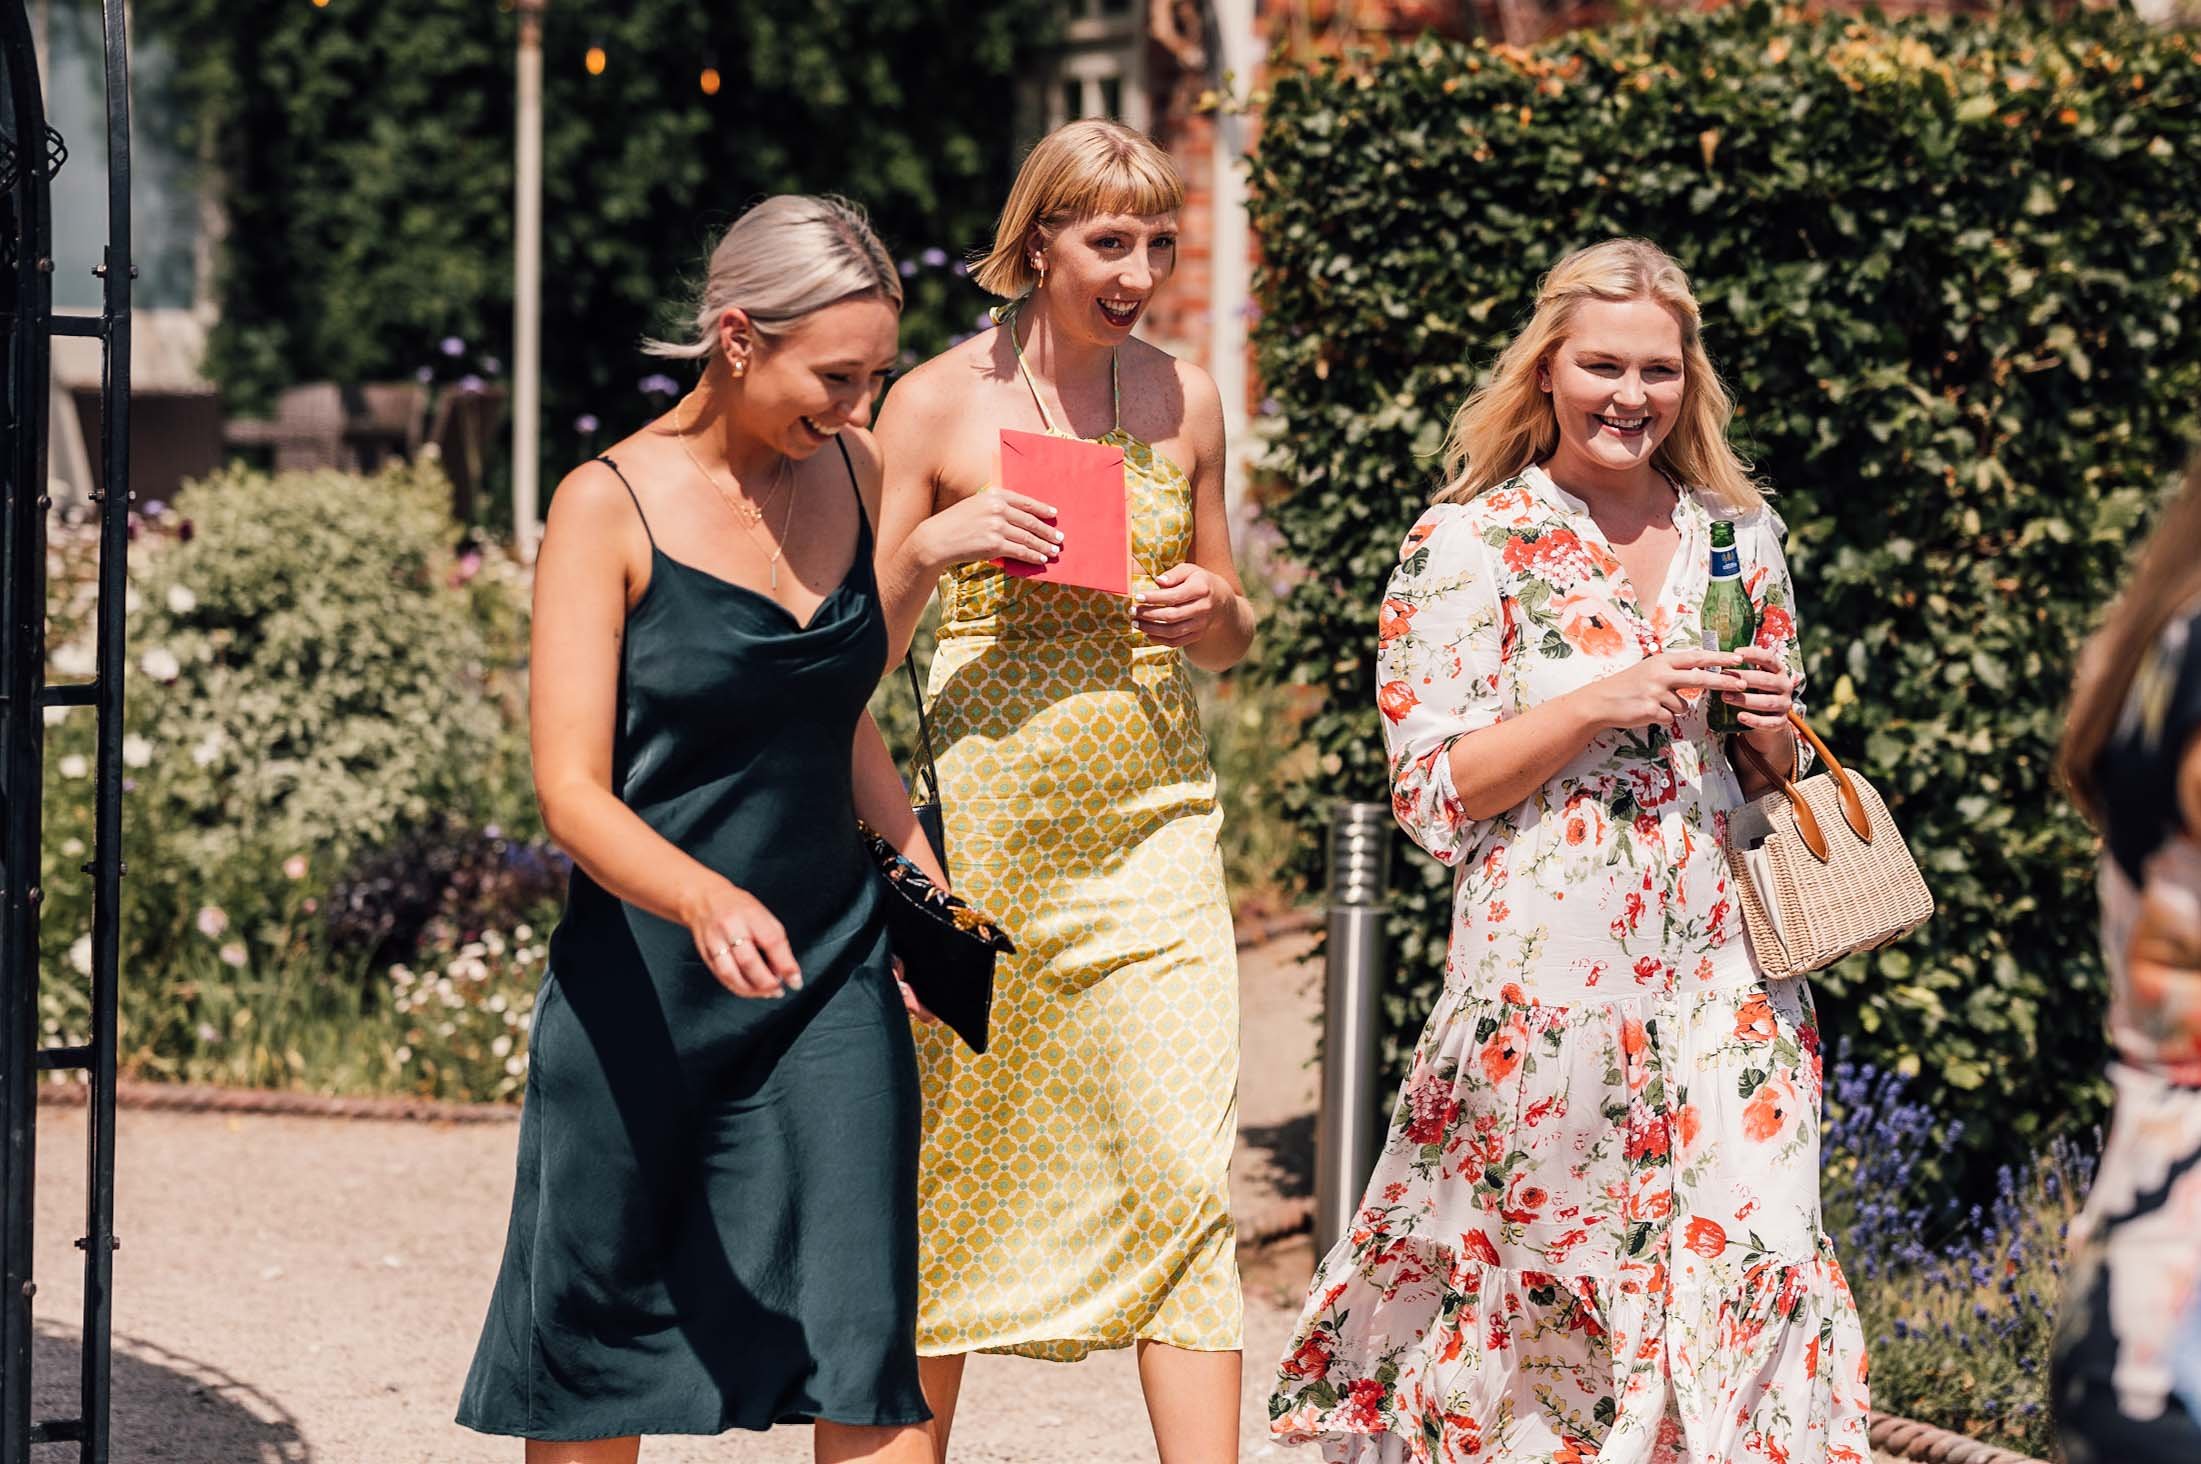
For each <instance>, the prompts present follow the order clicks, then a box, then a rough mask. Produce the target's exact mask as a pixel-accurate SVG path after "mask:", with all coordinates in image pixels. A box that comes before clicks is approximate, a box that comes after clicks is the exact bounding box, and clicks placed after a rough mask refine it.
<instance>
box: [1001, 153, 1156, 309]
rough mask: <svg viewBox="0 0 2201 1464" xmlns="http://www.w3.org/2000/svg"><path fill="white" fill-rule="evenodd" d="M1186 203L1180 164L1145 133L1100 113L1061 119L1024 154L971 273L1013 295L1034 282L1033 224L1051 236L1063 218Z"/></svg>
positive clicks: (1141, 214) (1144, 212)
mask: <svg viewBox="0 0 2201 1464" xmlns="http://www.w3.org/2000/svg"><path fill="white" fill-rule="evenodd" d="M1184 202H1185V180H1184V178H1183V177H1182V176H1180V175H1179V173H1178V172H1177V165H1176V164H1175V163H1173V162H1171V161H1170V158H1169V154H1168V153H1165V152H1163V151H1162V150H1161V149H1160V148H1159V147H1156V146H1155V145H1154V141H1153V139H1152V138H1150V137H1148V136H1147V135H1146V134H1145V133H1143V132H1140V131H1137V130H1135V129H1133V128H1130V127H1126V126H1124V125H1123V124H1122V123H1121V122H1110V121H1106V120H1104V119H1101V118H1098V117H1093V118H1087V119H1086V120H1084V121H1082V122H1069V123H1065V124H1064V125H1063V126H1060V127H1057V128H1056V129H1055V130H1054V131H1052V132H1050V133H1048V134H1047V135H1046V136H1045V137H1043V138H1041V139H1040V140H1039V141H1038V143H1037V144H1035V145H1034V146H1033V148H1032V150H1031V152H1029V153H1028V154H1026V155H1025V158H1024V166H1022V167H1021V168H1018V169H1017V172H1016V182H1015V184H1014V185H1012V186H1011V187H1010V189H1009V201H1008V202H1007V203H1005V204H1003V205H1002V206H1001V220H1000V222H999V223H997V224H996V225H995V226H994V244H993V248H992V249H991V250H990V251H989V252H988V253H987V254H986V256H985V257H984V258H983V259H980V260H979V261H978V262H977V263H976V264H975V265H974V266H973V267H972V269H971V278H973V279H975V280H977V281H978V284H979V287H980V288H981V289H984V290H987V291H990V292H991V293H993V294H996V295H999V296H1001V297H1002V298H1003V299H1007V300H1014V299H1016V298H1017V297H1018V296H1020V295H1023V294H1025V293H1027V292H1029V291H1030V290H1031V288H1032V287H1033V286H1034V285H1036V284H1038V283H1039V271H1037V270H1035V269H1033V268H1032V257H1031V250H1030V242H1031V235H1032V232H1033V231H1034V230H1037V231H1038V232H1039V235H1040V237H1041V238H1042V239H1051V238H1053V237H1054V235H1055V232H1056V231H1057V230H1058V229H1060V228H1062V227H1063V226H1064V225H1065V224H1069V223H1074V222H1076V221H1077V220H1079V219H1086V218H1091V217H1092V216H1093V215H1095V214H1109V213H1122V214H1132V215H1135V216H1138V217H1142V218H1143V217H1145V216H1147V215H1149V214H1162V213H1173V212H1175V211H1176V210H1178V209H1180V208H1182V207H1184Z"/></svg>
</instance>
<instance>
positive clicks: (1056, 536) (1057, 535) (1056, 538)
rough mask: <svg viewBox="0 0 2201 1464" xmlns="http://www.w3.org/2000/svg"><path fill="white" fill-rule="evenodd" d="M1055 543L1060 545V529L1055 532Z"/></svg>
mask: <svg viewBox="0 0 2201 1464" xmlns="http://www.w3.org/2000/svg"><path fill="white" fill-rule="evenodd" d="M1055 542H1056V543H1057V544H1060V543H1061V542H1062V530H1060V529H1057V530H1055Z"/></svg>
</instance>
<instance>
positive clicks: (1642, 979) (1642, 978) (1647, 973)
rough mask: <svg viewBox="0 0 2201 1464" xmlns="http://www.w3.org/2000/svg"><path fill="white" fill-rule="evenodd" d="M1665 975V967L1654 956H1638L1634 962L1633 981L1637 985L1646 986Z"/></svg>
mask: <svg viewBox="0 0 2201 1464" xmlns="http://www.w3.org/2000/svg"><path fill="white" fill-rule="evenodd" d="M1665 974H1666V965H1665V963H1664V962H1663V961H1661V960H1659V958H1658V957H1656V956H1638V957H1636V962H1635V979H1636V982H1637V984H1638V985H1642V986H1648V985H1650V984H1651V983H1652V982H1653V981H1656V980H1658V979H1659V977H1661V976H1663V975H1665Z"/></svg>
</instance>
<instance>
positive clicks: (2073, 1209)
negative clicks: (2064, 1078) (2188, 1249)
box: [1821, 1051, 2094, 1457]
mask: <svg viewBox="0 0 2201 1464" xmlns="http://www.w3.org/2000/svg"><path fill="white" fill-rule="evenodd" d="M1909 1086H1910V1084H1909V1080H1908V1079H1907V1078H1905V1077H1903V1076H1902V1075H1901V1074H1899V1073H1889V1072H1882V1071H1879V1070H1877V1069H1875V1068H1873V1067H1872V1066H1870V1065H1868V1064H1859V1063H1854V1062H1852V1061H1850V1060H1849V1058H1848V1057H1847V1055H1846V1053H1845V1052H1841V1051H1838V1052H1837V1053H1836V1056H1835V1061H1834V1063H1833V1064H1832V1066H1831V1069H1830V1071H1829V1074H1828V1085H1827V1122H1826V1126H1825V1129H1824V1130H1823V1135H1822V1137H1823V1146H1822V1152H1823V1154H1824V1156H1825V1179H1824V1181H1823V1184H1822V1189H1821V1209H1822V1213H1823V1216H1824V1221H1825V1224H1826V1227H1827V1230H1828V1232H1829V1233H1830V1234H1831V1235H1832V1236H1833V1238H1834V1242H1835V1245H1836V1248H1837V1250H1838V1252H1839V1254H1840V1256H1841V1260H1842V1265H1843V1267H1844V1269H1845V1271H1846V1272H1847V1273H1848V1275H1849V1278H1850V1286H1851V1290H1852V1291H1853V1292H1854V1293H1855V1294H1856V1297H1857V1303H1858V1310H1859V1312H1860V1313H1861V1315H1862V1317H1863V1320H1864V1324H1865V1335H1866V1338H1867V1340H1868V1343H1869V1346H1870V1349H1871V1358H1872V1393H1873V1406H1874V1408H1875V1409H1877V1410H1880V1411H1884V1412H1889V1413H1898V1414H1904V1415H1908V1416H1910V1417H1915V1418H1922V1419H1925V1420H1927V1421H1929V1422H1933V1423H1937V1424H1940V1425H1941V1426H1942V1427H1944V1428H1948V1429H1953V1430H1955V1431H1957V1432H1959V1433H1965V1434H1970V1435H1972V1436H1974V1437H1977V1438H1982V1439H1986V1440H1988V1441H1990V1442H1993V1443H1996V1444H2000V1445H2002V1446H2003V1447H2006V1448H2013V1449H2018V1450H2020V1451H2022V1452H2026V1453H2030V1454H2035V1455H2039V1456H2042V1457H2047V1456H2049V1455H2050V1454H2051V1453H2052V1452H2053V1450H2054V1446H2055V1445H2054V1436H2053V1432H2052V1430H2051V1428H2050V1425H2049V1419H2048V1410H2047V1364H2048V1348H2049V1343H2050V1340H2051V1338H2052V1337H2053V1335H2054V1332H2055V1325H2056V1308H2057V1304H2058V1302H2059V1299H2060V1295H2061V1291H2062V1278H2063V1260H2064V1245H2063V1242H2064V1234H2065V1231H2066V1229H2067V1228H2068V1226H2069V1224H2070V1221H2071V1219H2072V1217H2073V1216H2074V1215H2075V1214H2076V1213H2077V1208H2078V1206H2079V1204H2080V1203H2081V1202H2082V1201H2083V1200H2084V1198H2085V1194H2086V1190H2087V1187H2088V1186H2089V1185H2090V1184H2091V1183H2092V1181H2093V1177H2094V1157H2093V1150H2092V1149H2091V1148H2089V1147H2088V1146H2085V1145H2082V1144H2079V1143H2077V1142H2074V1141H2073V1140H2071V1139H2069V1138H2057V1139H2055V1140H2053V1141H2052V1142H2051V1143H2050V1144H2049V1145H2048V1147H2047V1148H2046V1149H2045V1150H2044V1151H2042V1152H2040V1153H2037V1154H2033V1155H2029V1156H2024V1157H2023V1158H2021V1159H2019V1160H2018V1161H2017V1162H2014V1163H2011V1164H2006V1165H2004V1166H2003V1167H2002V1169H2001V1170H2000V1171H1999V1172H1998V1174H1997V1176H1996V1183H1995V1194H1994V1197H1993V1199H1992V1200H1991V1201H1989V1202H1987V1203H1985V1204H1977V1203H1975V1204H1969V1205H1967V1204H1964V1203H1962V1202H1961V1201H1959V1200H1955V1199H1951V1198H1949V1197H1947V1196H1946V1195H1945V1194H1942V1195H1938V1196H1937V1192H1936V1188H1935V1186H1934V1183H1933V1176H1934V1174H1935V1172H1936V1171H1937V1170H1938V1169H1939V1168H1940V1161H1941V1160H1942V1159H1943V1158H1944V1157H1945V1156H1947V1155H1948V1154H1949V1153H1950V1152H1951V1151H1952V1150H1953V1148H1954V1146H1955V1145H1956V1143H1957V1141H1958V1140H1959V1139H1960V1138H1961V1137H1962V1131H1961V1125H1958V1124H1955V1123H1944V1122H1942V1121H1941V1120H1940V1119H1939V1118H1938V1117H1937V1116H1936V1115H1935V1114H1934V1113H1933V1112H1932V1111H1931V1110H1929V1109H1928V1108H1927V1107H1926V1106H1925V1105H1924V1104H1922V1103H1919V1102H1917V1101H1916V1100H1914V1099H1912V1098H1911V1097H1910V1096H1909V1092H1908V1090H1909Z"/></svg>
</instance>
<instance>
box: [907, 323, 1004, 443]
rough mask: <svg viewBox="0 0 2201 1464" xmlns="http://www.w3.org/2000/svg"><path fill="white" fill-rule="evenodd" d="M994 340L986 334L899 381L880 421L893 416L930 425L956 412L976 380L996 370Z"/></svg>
mask: <svg viewBox="0 0 2201 1464" xmlns="http://www.w3.org/2000/svg"><path fill="white" fill-rule="evenodd" d="M993 337H994V332H992V331H983V332H981V333H979V334H978V335H976V336H973V337H972V338H971V339H969V340H967V341H963V342H961V343H959V344H957V345H953V346H950V347H948V349H946V350H945V351H942V352H941V353H940V354H939V355H937V356H934V357H932V358H931V359H930V360H928V361H926V362H924V363H923V364H922V365H919V366H916V367H913V368H912V369H911V370H910V371H909V372H907V373H906V374H904V375H902V376H899V377H896V378H895V382H894V386H893V389H892V390H890V391H889V392H888V393H887V399H886V403H885V406H884V407H882V408H881V411H880V417H881V419H882V420H884V419H885V417H886V415H887V413H889V412H892V413H893V414H894V415H895V417H896V418H897V419H898V420H901V421H904V422H908V421H912V420H915V421H927V420H932V419H935V418H937V417H939V416H941V415H944V414H946V413H950V412H953V411H955V410H956V409H957V407H958V406H960V405H961V403H962V400H963V395H964V393H965V392H967V391H969V390H970V387H971V383H972V380H973V378H974V377H975V376H978V375H983V374H985V373H987V372H990V371H991V370H993V366H994V362H993V344H994V340H993Z"/></svg>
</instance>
